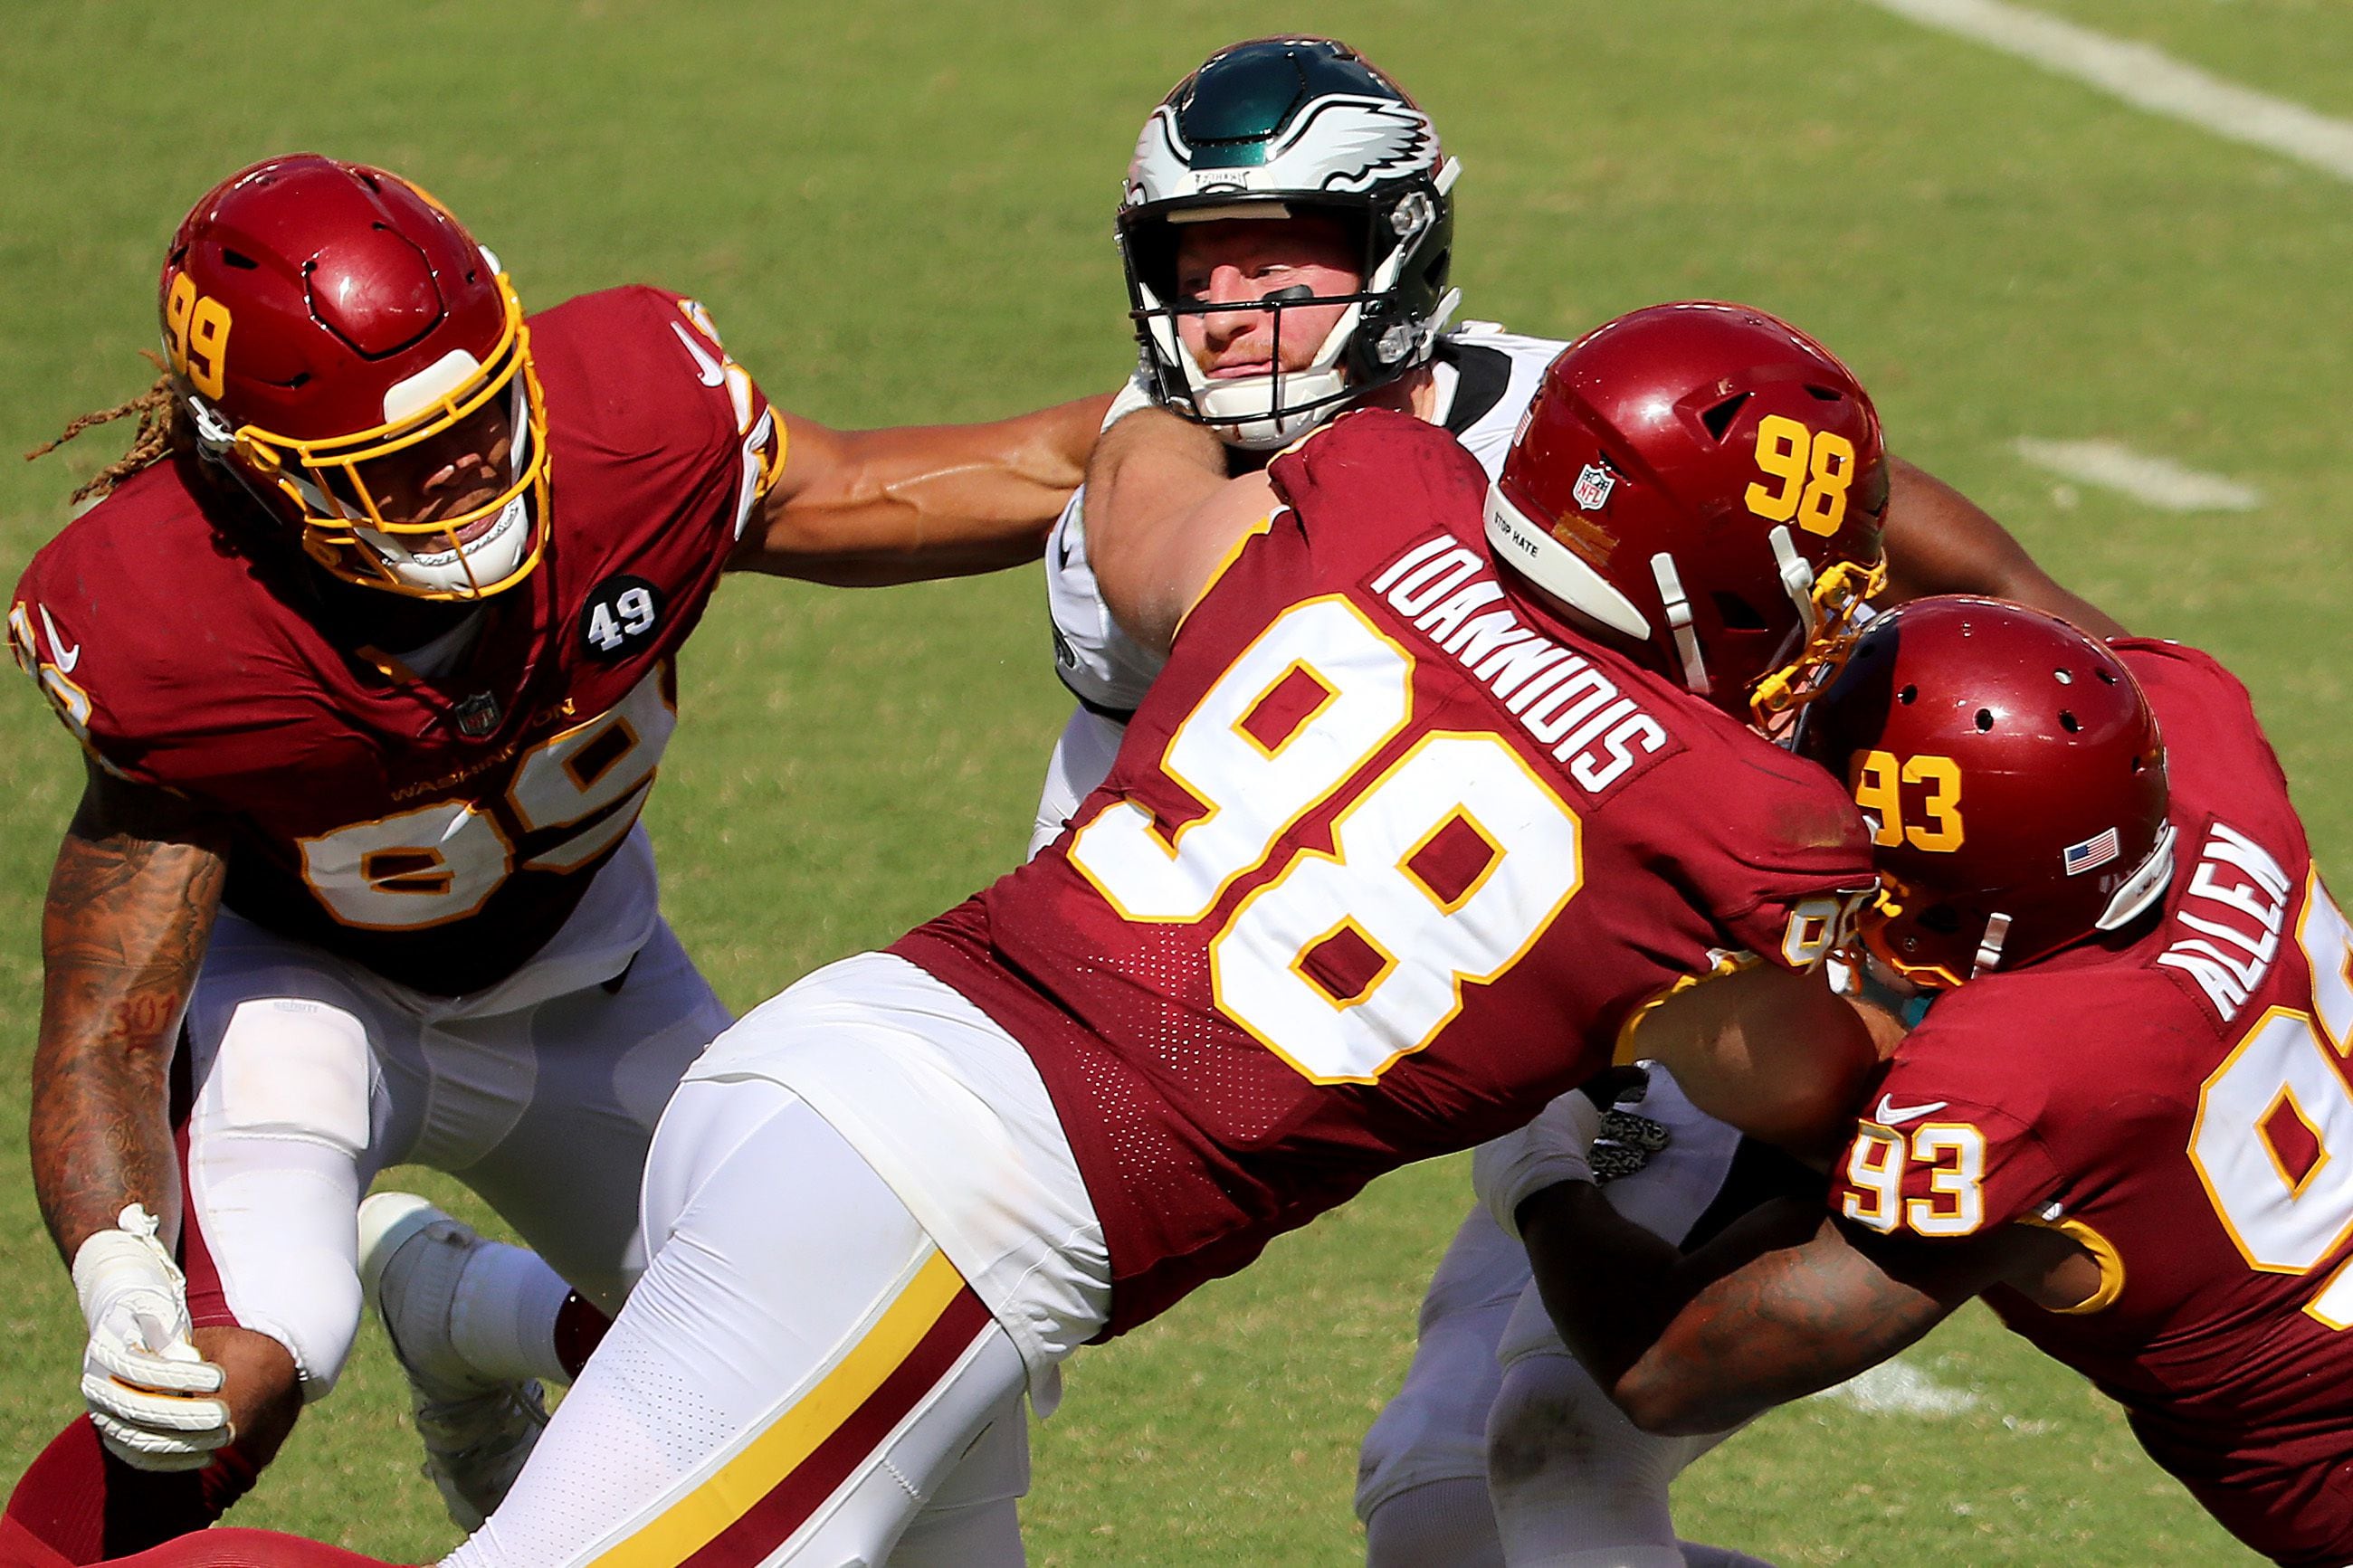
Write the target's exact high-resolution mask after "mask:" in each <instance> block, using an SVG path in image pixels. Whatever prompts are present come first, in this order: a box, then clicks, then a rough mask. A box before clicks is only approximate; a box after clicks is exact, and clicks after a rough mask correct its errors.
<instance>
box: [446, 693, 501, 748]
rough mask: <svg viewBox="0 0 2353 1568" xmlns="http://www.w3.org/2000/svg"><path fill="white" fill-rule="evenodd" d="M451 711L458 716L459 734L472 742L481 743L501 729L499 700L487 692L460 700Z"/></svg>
mask: <svg viewBox="0 0 2353 1568" xmlns="http://www.w3.org/2000/svg"><path fill="white" fill-rule="evenodd" d="M451 711H452V712H453V713H454V714H455V715H456V716H457V720H458V732H459V734H461V735H463V736H465V737H466V738H467V739H468V740H470V741H479V740H480V739H481V738H482V737H483V736H485V735H487V734H489V733H490V732H491V731H493V730H496V729H497V728H498V727H499V718H500V712H499V700H498V699H497V698H496V697H493V696H492V695H491V693H489V692H487V691H477V692H475V693H474V694H473V695H472V696H470V697H461V698H459V700H458V701H457V703H456V705H455V706H454V707H453V709H452V710H451Z"/></svg>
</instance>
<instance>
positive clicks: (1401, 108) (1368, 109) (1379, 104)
mask: <svg viewBox="0 0 2353 1568" xmlns="http://www.w3.org/2000/svg"><path fill="white" fill-rule="evenodd" d="M1437 159H1438V134H1437V132H1434V131H1432V130H1431V129H1430V117H1429V116H1427V115H1425V114H1423V113H1422V112H1421V111H1420V110H1416V109H1413V108H1410V107H1409V106H1407V105H1405V104H1402V103H1397V102H1393V101H1390V100H1384V99H1378V98H1327V99H1324V100H1323V101H1321V102H1320V103H1317V104H1316V105H1314V107H1313V108H1312V109H1310V110H1308V111H1307V113H1306V114H1305V115H1304V116H1303V118H1302V119H1301V120H1300V121H1299V123H1298V124H1297V125H1295V126H1293V127H1292V128H1291V130H1290V131H1289V132H1286V133H1285V134H1284V136H1283V138H1282V141H1281V142H1279V143H1278V144H1277V145H1276V146H1275V147H1273V148H1272V149H1271V150H1270V151H1269V153H1268V154H1267V160H1266V163H1265V166H1264V167H1263V168H1262V169H1261V171H1259V179H1258V181H1256V182H1254V183H1261V184H1271V185H1275V186H1278V187H1284V186H1287V187H1290V188H1293V189H1298V188H1302V187H1304V188H1307V189H1314V188H1317V187H1319V186H1320V187H1321V188H1322V189H1324V190H1327V191H1349V192H1356V191H1365V190H1369V189H1371V188H1372V187H1373V186H1374V185H1376V184H1378V183H1379V182H1380V181H1381V180H1382V179H1383V178H1384V177H1386V176H1389V175H1395V174H1407V173H1410V172H1411V171H1413V170H1417V169H1426V168H1429V167H1430V165H1431V164H1432V163H1436V162H1437ZM1294 166H1295V167H1298V168H1299V169H1300V170H1301V173H1300V174H1291V173H1290V172H1289V171H1290V170H1291V169H1292V168H1293V167H1294Z"/></svg>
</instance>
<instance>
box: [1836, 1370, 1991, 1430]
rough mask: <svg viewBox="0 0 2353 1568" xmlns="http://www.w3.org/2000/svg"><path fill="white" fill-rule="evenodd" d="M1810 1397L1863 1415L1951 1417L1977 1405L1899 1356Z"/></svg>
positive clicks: (1971, 1397)
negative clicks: (1835, 1401) (1849, 1408)
mask: <svg viewBox="0 0 2353 1568" xmlns="http://www.w3.org/2000/svg"><path fill="white" fill-rule="evenodd" d="M1813 1397H1814V1398H1816V1399H1835V1400H1837V1401H1838V1402H1839V1403H1840V1404H1841V1405H1853V1406H1854V1407H1855V1408H1856V1409H1857V1410H1860V1411H1862V1413H1863V1414H1864V1415H1935V1416H1951V1415H1960V1414H1962V1413H1963V1412H1964V1411H1969V1410H1975V1409H1976V1408H1977V1407H1978V1404H1979V1403H1980V1401H1979V1400H1978V1396H1977V1395H1976V1394H1971V1393H1970V1392H1969V1391H1968V1389H1966V1388H1952V1387H1949V1386H1947V1385H1946V1384H1941V1383H1938V1382H1937V1381H1936V1379H1935V1378H1933V1377H1930V1376H1929V1375H1928V1374H1927V1373H1925V1372H1922V1371H1921V1370H1920V1369H1919V1368H1918V1367H1916V1366H1914V1365H1913V1364H1912V1363H1910V1362H1907V1361H1905V1360H1904V1359H1903V1358H1902V1357H1900V1356H1899V1357H1897V1358H1896V1359H1895V1360H1894V1361H1889V1362H1882V1363H1880V1364H1879V1365H1877V1366H1874V1367H1873V1368H1872V1369H1871V1370H1870V1371H1869V1372H1866V1373H1860V1374H1859V1375H1857V1376H1854V1377H1851V1378H1849V1379H1847V1380H1846V1381H1845V1382H1844V1383H1841V1384H1839V1385H1838V1386H1837V1387H1836V1388H1825V1389H1823V1390H1822V1391H1821V1392H1820V1394H1815V1395H1813Z"/></svg>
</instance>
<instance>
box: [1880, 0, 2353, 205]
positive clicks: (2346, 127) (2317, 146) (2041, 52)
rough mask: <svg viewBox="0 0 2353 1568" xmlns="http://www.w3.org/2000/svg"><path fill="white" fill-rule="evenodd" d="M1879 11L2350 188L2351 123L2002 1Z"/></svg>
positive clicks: (1948, 1) (1894, 5) (1892, 4)
mask: <svg viewBox="0 0 2353 1568" xmlns="http://www.w3.org/2000/svg"><path fill="white" fill-rule="evenodd" d="M1870 3H1871V4H1872V5H1876V6H1878V7H1879V8H1880V9H1881V10H1883V11H1892V12H1894V14H1895V15H1897V16H1904V17H1908V18H1909V19H1910V20H1912V21H1915V22H1917V23H1919V24H1920V25H1921V26H1924V27H1935V28H1937V29H1939V30H1941V31H1944V32H1947V33H1954V34H1957V35H1958V36H1960V37H1965V38H1974V39H1976V40H1977V41H1978V43H1981V44H1986V45H1989V46H1991V47H1994V48H1997V49H2000V50H2003V51H2004V52H2006V53H2009V54H2013V55H2016V56H2017V57H2018V58H2021V59H2022V60H2026V61H2028V62H2030V63H2031V64H2033V65H2037V66H2040V67H2042V68H2043V69H2045V70H2049V71H2055V72H2057V73H2058V74H2059V75H2061V76H2069V77H2073V78H2074V79H2076V80H2078V81H2082V82H2088V83H2090V84H2091V85H2092V86H2094V87H2096V88H2098V89H2100V90H2101V91H2103V92H2106V93H2112V94H2114V95H2115V96H2116V97H2117V98H2121V99H2123V100H2125V101H2126V103H2129V104H2133V105H2135V106H2136V107H2137V108H2141V109H2146V110H2148V111H2149V112H2150V113H2152V114H2162V115H2166V116H2168V117H2169V118H2171V119H2174V120H2180V121H2188V122H2189V124H2192V125H2196V126H2199V127H2201V128H2202V129H2204V130H2207V131H2211V132H2213V133H2214V134H2215V135H2217V136H2221V137H2224V138H2226V139H2228V140H2230V141H2232V142H2244V143H2246V144H2247V145H2248V146H2250V147H2261V148H2263V149H2264V150H2265V151H2266V152H2272V153H2279V154H2280V155H2281V156H2283V157H2287V158H2293V159H2295V161H2296V162H2297V163H2303V164H2305V165H2306V166H2307V167H2309V168H2314V169H2317V170H2319V171H2320V172H2321V173H2323V174H2333V175H2335V176H2336V177H2337V179H2340V180H2348V181H2353V121H2343V120H2333V119H2331V118H2330V117H2328V116H2327V115H2326V114H2316V113H2315V112H2314V111H2313V110H2309V109H2306V108H2305V107H2304V106H2303V105H2302V104H2300V103H2293V102H2290V101H2289V100H2286V99H2284V98H2274V97H2272V96H2271V95H2269V94H2268V93H2261V92H2256V91H2254V90H2253V89H2249V88H2243V87H2241V86H2239V85H2238V84H2237V83H2235V82H2230V81H2225V80H2223V79H2221V77H2217V76H2210V75H2208V74H2207V73H2206V72H2204V71H2202V70H2200V69H2199V68H2197V67H2195V66H2189V65H2184V64H2183V63H2182V62H2181V61H2179V60H2177V59H2175V58H2173V57H2172V56H2171V55H2168V54H2167V53H2166V52H2165V51H2164V50H2162V49H2159V48H2156V47H2152V46H2150V45H2147V44H2135V43H2127V42H2126V41H2125V40H2124V39H2122V38H2115V37H2109V36H2108V35H2107V34H2105V33H2095V32H2094V31H2093V30H2092V29H2091V28H2089V27H2079V26H2075V24H2073V22H2063V21H2061V20H2060V19H2059V18H2058V17H2056V16H2046V15H2044V14H2043V13H2042V12H2040V11H2031V10H2029V9H2027V8H2026V7H2025V6H2023V5H2006V4H2004V3H2003V0H1870Z"/></svg>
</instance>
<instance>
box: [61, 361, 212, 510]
mask: <svg viewBox="0 0 2353 1568" xmlns="http://www.w3.org/2000/svg"><path fill="white" fill-rule="evenodd" d="M140 353H142V354H144V355H145V356H146V358H147V360H148V363H151V364H153V365H154V366H155V368H156V369H157V370H158V371H159V372H160V373H161V374H158V375H157V376H156V377H155V384H153V386H150V387H149V388H148V389H147V390H146V391H144V392H142V393H141V394H140V395H138V396H136V397H133V398H132V399H130V400H129V401H128V402H124V403H118V404H116V405H114V406H113V407H111V408H101V409H99V410H97V411H96V412H94V413H90V414H85V415H83V416H81V417H80V418H79V419H76V420H74V421H73V422H72V423H71V424H69V425H68V426H66V427H65V428H64V429H63V430H61V431H59V432H58V437H57V439H56V440H54V441H47V442H44V443H43V444H42V445H40V446H38V447H34V448H33V449H32V450H31V451H29V452H27V453H26V454H25V461H26V462H28V463H29V462H31V461H32V460H33V459H34V458H38V457H41V456H43V455H45V454H47V453H50V452H54V451H56V450H57V449H58V447H62V446H64V445H65V444H66V443H67V442H69V441H70V440H72V439H73V438H74V437H77V436H79V435H80V434H81V433H82V432H83V431H85V430H87V429H90V427H91V426H97V425H105V424H110V423H111V422H112V421H114V420H117V419H123V418H128V417H129V416H132V415H134V414H135V415H137V416H139V427H138V429H137V430H136V431H135V432H134V433H133V434H132V437H131V447H130V449H129V450H128V451H126V452H124V453H123V454H122V456H121V457H120V458H116V459H115V460H114V461H112V462H111V463H109V464H107V465H106V467H104V468H100V469H99V471H98V472H97V473H95V474H93V475H91V476H90V479H88V480H87V481H86V482H85V483H84V484H83V485H82V486H81V487H80V488H79V489H77V490H75V491H74V493H73V496H72V504H73V505H75V506H79V505H80V504H81V503H82V502H83V501H84V500H89V499H90V498H92V497H96V498H98V499H99V500H104V499H105V498H106V497H107V496H108V495H109V494H111V492H112V491H113V489H114V487H115V486H116V485H119V484H121V482H122V481H123V480H125V479H129V478H130V477H131V476H132V475H133V474H135V473H137V472H138V471H139V470H140V469H142V468H146V467H147V466H148V465H149V464H151V463H155V462H159V461H161V460H162V459H163V458H167V457H169V456H170V455H171V452H172V437H173V429H174V426H175V425H176V424H177V423H178V416H177V413H176V410H177V407H178V404H179V399H178V397H177V396H176V395H174V392H173V390H172V374H171V372H170V371H168V370H165V369H164V362H163V360H162V359H161V358H159V357H158V356H157V355H155V354H154V353H150V352H149V351H147V350H144V349H142V350H141V351H140Z"/></svg>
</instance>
